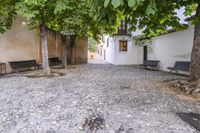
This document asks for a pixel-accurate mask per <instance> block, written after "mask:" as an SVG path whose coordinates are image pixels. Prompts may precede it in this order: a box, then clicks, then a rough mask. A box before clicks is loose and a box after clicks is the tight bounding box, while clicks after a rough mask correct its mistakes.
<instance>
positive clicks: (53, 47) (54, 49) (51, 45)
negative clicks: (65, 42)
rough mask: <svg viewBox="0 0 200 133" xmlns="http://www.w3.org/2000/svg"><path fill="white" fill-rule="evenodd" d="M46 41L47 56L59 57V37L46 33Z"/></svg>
mask: <svg viewBox="0 0 200 133" xmlns="http://www.w3.org/2000/svg"><path fill="white" fill-rule="evenodd" d="M47 42H48V54H49V57H59V58H60V45H61V43H60V37H59V36H56V37H54V36H52V35H51V34H49V33H48V34H47Z"/></svg>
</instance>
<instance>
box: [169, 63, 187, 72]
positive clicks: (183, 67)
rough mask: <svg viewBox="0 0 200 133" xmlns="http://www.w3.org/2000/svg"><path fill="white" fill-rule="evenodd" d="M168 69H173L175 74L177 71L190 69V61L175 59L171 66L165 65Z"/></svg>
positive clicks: (171, 70)
mask: <svg viewBox="0 0 200 133" xmlns="http://www.w3.org/2000/svg"><path fill="white" fill-rule="evenodd" d="M167 69H169V70H170V73H171V72H173V71H175V72H176V73H177V74H179V73H178V71H179V70H180V71H187V72H189V70H190V62H189V61H176V62H175V64H174V66H173V67H167Z"/></svg>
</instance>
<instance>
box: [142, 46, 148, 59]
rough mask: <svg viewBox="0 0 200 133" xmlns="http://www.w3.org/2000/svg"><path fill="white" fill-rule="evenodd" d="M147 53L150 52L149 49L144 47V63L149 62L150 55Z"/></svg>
mask: <svg viewBox="0 0 200 133" xmlns="http://www.w3.org/2000/svg"><path fill="white" fill-rule="evenodd" d="M147 52H148V47H147V46H144V59H143V61H144V62H145V61H146V60H147V54H148V53H147Z"/></svg>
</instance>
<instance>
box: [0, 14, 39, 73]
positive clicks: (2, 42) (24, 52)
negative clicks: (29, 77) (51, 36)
mask: <svg viewBox="0 0 200 133" xmlns="http://www.w3.org/2000/svg"><path fill="white" fill-rule="evenodd" d="M24 22H25V20H24V19H22V18H17V19H16V20H15V21H14V23H13V27H12V29H11V30H9V31H7V32H5V33H3V34H0V62H5V63H7V62H9V61H17V60H30V59H38V58H39V53H38V52H39V51H38V49H39V38H38V33H37V31H34V30H29V29H28V27H27V25H26V24H25V23H24ZM7 65H8V64H7ZM8 66H9V65H8ZM8 71H10V69H9V67H8Z"/></svg>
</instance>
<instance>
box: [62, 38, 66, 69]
mask: <svg viewBox="0 0 200 133" xmlns="http://www.w3.org/2000/svg"><path fill="white" fill-rule="evenodd" d="M66 41H67V40H66V36H61V46H62V67H63V68H66V67H67V43H66Z"/></svg>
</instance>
